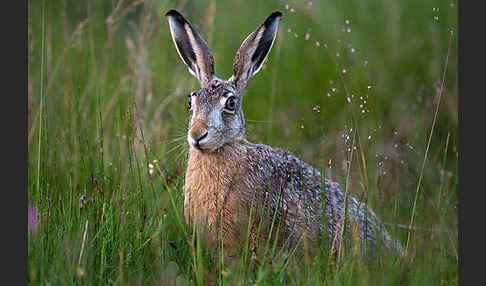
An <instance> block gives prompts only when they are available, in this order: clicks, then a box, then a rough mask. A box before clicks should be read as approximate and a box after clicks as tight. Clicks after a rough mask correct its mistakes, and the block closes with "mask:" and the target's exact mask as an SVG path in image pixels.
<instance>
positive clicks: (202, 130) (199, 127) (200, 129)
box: [190, 121, 208, 146]
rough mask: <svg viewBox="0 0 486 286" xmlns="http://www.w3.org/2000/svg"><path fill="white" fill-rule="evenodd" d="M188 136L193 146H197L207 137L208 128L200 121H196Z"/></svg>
mask: <svg viewBox="0 0 486 286" xmlns="http://www.w3.org/2000/svg"><path fill="white" fill-rule="evenodd" d="M190 135H191V138H192V139H193V140H194V143H196V144H195V145H196V146H199V143H200V142H201V140H203V139H204V138H206V137H207V136H208V126H207V125H206V124H204V123H203V122H201V121H196V122H195V123H194V124H193V126H192V127H191V131H190Z"/></svg>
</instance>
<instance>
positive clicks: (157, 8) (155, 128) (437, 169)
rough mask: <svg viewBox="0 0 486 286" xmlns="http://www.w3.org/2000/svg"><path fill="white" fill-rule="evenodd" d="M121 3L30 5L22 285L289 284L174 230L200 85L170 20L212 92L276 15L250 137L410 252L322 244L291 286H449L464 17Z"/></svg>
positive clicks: (369, 9) (412, 11) (333, 6)
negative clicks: (370, 215)
mask: <svg viewBox="0 0 486 286" xmlns="http://www.w3.org/2000/svg"><path fill="white" fill-rule="evenodd" d="M228 2H231V3H228ZM248 2H251V4H250V3H248ZM117 3H118V1H94V0H88V1H29V18H28V30H29V34H28V42H29V49H28V52H29V61H28V63H29V66H28V73H29V76H28V87H29V89H28V90H29V93H28V103H29V107H28V108H29V109H28V110H29V113H28V122H29V125H28V131H29V135H28V146H29V150H28V154H29V160H28V200H29V204H31V205H34V206H35V207H36V208H37V210H38V211H39V213H40V224H39V229H38V231H37V233H35V234H34V233H30V232H29V238H28V279H29V283H31V284H35V285H37V284H39V285H70V284H79V285H110V284H128V285H147V284H163V285H185V284H188V285H193V284H195V285H198V284H204V281H205V275H206V274H207V273H209V272H214V273H216V274H217V277H218V280H217V282H218V283H221V284H225V285H235V284H240V285H246V284H253V283H257V284H258V285H274V284H280V283H282V281H283V278H284V275H283V274H284V269H285V263H286V262H287V261H286V260H285V256H286V255H287V254H277V255H276V256H275V257H273V258H271V259H269V260H268V261H266V263H264V264H263V265H261V266H258V265H257V264H256V263H254V262H252V261H251V257H250V254H249V253H248V252H247V251H244V255H243V256H242V258H241V261H239V262H237V263H235V264H233V265H230V264H228V262H227V261H222V259H219V258H218V257H219V250H212V249H205V248H204V247H201V245H200V241H199V236H198V235H197V234H196V233H195V230H194V229H192V228H190V227H188V226H187V225H186V223H185V220H184V214H183V201H184V194H183V189H184V187H183V186H184V172H185V156H186V152H185V151H184V150H185V148H186V147H185V146H184V144H182V143H184V137H185V128H186V121H187V115H188V114H187V112H186V109H185V106H186V104H187V103H186V97H185V95H186V94H188V93H189V92H191V91H192V90H195V89H198V88H199V86H198V83H197V81H196V79H195V78H194V77H193V76H191V75H190V74H189V73H188V71H187V68H186V67H185V66H184V64H183V63H182V61H181V60H180V59H179V57H178V55H177V52H176V50H175V48H174V45H173V43H172V40H171V38H170V34H169V30H168V26H167V23H166V21H165V19H164V17H163V15H164V13H165V12H166V11H167V10H169V9H171V8H175V9H178V10H179V11H181V12H182V13H183V14H184V15H185V16H186V17H187V18H188V19H189V21H191V23H193V25H194V26H195V27H196V29H197V30H198V31H199V32H200V33H201V35H202V36H203V37H204V38H205V39H206V40H207V42H208V44H209V46H210V48H211V49H212V51H213V53H214V57H215V61H216V65H215V68H216V74H217V75H218V76H220V77H222V78H228V77H230V75H231V72H232V61H233V57H234V55H235V53H236V50H237V49H238V47H239V45H240V44H241V42H242V41H243V40H244V38H245V37H246V36H247V35H248V34H249V33H250V32H251V31H253V29H255V28H256V26H257V25H258V24H259V23H261V22H262V21H263V20H264V19H265V17H266V16H267V15H268V14H269V13H270V12H271V11H273V10H281V11H282V12H283V13H284V15H283V18H282V22H281V25H280V28H279V32H278V35H277V40H276V43H275V45H274V47H273V50H272V51H271V53H270V55H269V59H268V61H267V63H266V66H265V68H264V69H262V70H261V71H260V72H259V73H258V75H257V76H256V77H255V78H253V79H252V80H251V82H250V84H249V87H248V91H247V94H246V96H245V100H244V106H243V108H244V112H245V116H246V118H247V119H248V122H247V125H248V126H247V134H248V139H249V140H250V141H252V142H256V143H265V144H268V145H272V146H276V147H281V148H285V149H288V150H290V151H291V152H293V153H294V154H296V155H297V156H299V157H300V158H302V159H304V160H305V161H306V162H308V163H311V164H312V165H313V166H315V167H317V168H319V169H321V170H323V171H325V173H326V175H327V176H328V177H331V178H333V179H334V180H337V181H339V182H340V183H341V184H342V185H343V186H345V185H346V184H347V187H348V189H349V192H350V194H352V195H354V196H356V197H358V198H361V199H363V200H366V201H367V203H368V205H369V206H370V207H371V208H373V210H374V211H375V212H376V213H377V215H378V216H379V217H380V218H381V219H382V220H383V221H384V222H386V223H387V227H388V230H389V231H390V232H391V233H392V234H393V236H395V237H397V238H398V239H399V240H400V241H401V242H402V244H403V245H405V244H406V242H407V239H408V238H409V239H410V240H409V246H408V252H407V256H406V257H405V258H404V259H401V260H396V259H395V258H394V257H393V256H392V255H390V254H388V253H381V252H380V253H379V255H377V257H376V259H375V260H373V261H372V262H371V263H370V262H367V261H366V260H363V259H362V258H361V257H360V256H358V255H356V254H355V251H354V250H353V249H345V251H344V255H343V258H342V259H341V260H340V261H339V263H337V264H334V263H333V262H332V261H330V260H329V250H328V245H322V247H320V248H319V249H318V251H317V254H316V255H315V256H313V257H307V258H306V259H304V260H303V261H302V266H300V267H294V268H292V269H291V270H290V272H289V282H290V284H295V285H314V284H316V283H317V284H326V285H395V284H400V285H455V284H457V282H458V250H457V248H458V243H457V208H456V207H457V200H458V198H457V194H458V186H457V182H458V173H457V156H458V147H457V144H458V123H457V118H458V116H457V86H458V80H457V78H458V76H457V74H458V73H457V32H456V31H455V34H454V35H453V36H451V34H450V29H451V28H454V30H457V29H456V28H457V3H455V2H454V1H446V2H444V1H431V2H430V3H426V2H424V1H419V0H410V1H378V0H373V1H358V0H346V1H337V2H336V1H312V6H311V8H310V9H309V8H307V4H308V3H309V1H296V2H295V1H291V2H288V1H212V0H211V1H210V0H204V1H197V2H196V1H194V2H189V1H163V0H161V1H152V0H147V1H141V2H137V1H134V2H129V1H124V2H123V3H122V4H121V5H120V6H119V8H118V9H116V7H117ZM131 3H134V4H131ZM294 3H295V5H296V6H295V11H293V12H291V7H293V5H294ZM451 3H453V4H454V5H451ZM286 4H288V5H289V9H286V7H285V5H286ZM43 5H45V10H43ZM43 11H44V12H45V14H43ZM110 15H111V17H110ZM434 16H439V18H438V20H436V19H434ZM107 19H111V20H113V21H111V22H110V21H108V22H107ZM44 20H45V24H44V22H43V21H44ZM346 20H349V24H347V23H346ZM348 28H349V32H348V31H347V29H348ZM289 29H290V32H289ZM343 30H344V31H343ZM307 33H308V39H306V38H307V37H306V34H307ZM449 41H451V45H450V47H451V48H450V51H449V52H448V47H449ZM316 42H319V46H318V45H317V44H316ZM325 46H327V47H325ZM447 56H449V60H448V65H447V70H445V77H444V78H443V74H444V68H445V65H446V58H447ZM343 69H344V70H345V73H343ZM442 80H444V89H443V92H442V93H441V96H440V105H439V109H438V113H437V117H436V119H434V117H435V110H436V108H437V106H438V103H439V94H440V92H439V91H440V86H441V83H442ZM333 89H335V91H333ZM327 93H330V95H331V96H327ZM348 97H349V98H350V100H351V103H348V101H347V98H348ZM361 97H362V99H360V98H361ZM364 100H366V103H364ZM360 105H363V106H360ZM317 106H319V108H317ZM314 107H316V109H319V112H317V111H313V108H314ZM363 110H364V112H363ZM434 120H436V121H435V125H434V130H433V132H431V128H432V125H433V122H434ZM348 136H349V139H347V138H348ZM353 138H355V140H353ZM429 139H430V146H429V147H427V146H428V143H429ZM353 142H355V143H354V144H353ZM179 144H180V145H179ZM355 148H356V149H355ZM426 152H427V155H426ZM351 154H352V156H351ZM351 158H352V159H351ZM350 159H351V160H350ZM154 160H157V161H155V162H154ZM347 161H351V162H350V166H351V167H350V168H347V167H346V166H348V163H346V162H347ZM149 164H152V166H153V168H151V167H150V166H149ZM422 164H424V168H423V171H422ZM419 181H420V184H419ZM414 201H416V205H415V207H414ZM413 209H414V210H415V211H414V214H413V215H414V219H413V227H414V230H413V231H412V232H411V233H410V237H409V236H408V232H407V230H406V227H407V226H408V225H409V224H410V222H411V218H412V210H413ZM276 227H277V226H276ZM194 244H195V245H196V247H192V246H193V245H194ZM272 247H273V246H272V245H269V246H268V251H269V252H271V251H272ZM270 262H271V263H270ZM222 271H223V272H222Z"/></svg>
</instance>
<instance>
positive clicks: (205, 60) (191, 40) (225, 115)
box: [165, 10, 282, 152]
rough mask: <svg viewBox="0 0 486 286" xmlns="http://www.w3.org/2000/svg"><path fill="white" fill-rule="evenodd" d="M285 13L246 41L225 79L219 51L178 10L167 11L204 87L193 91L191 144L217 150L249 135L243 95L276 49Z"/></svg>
mask: <svg viewBox="0 0 486 286" xmlns="http://www.w3.org/2000/svg"><path fill="white" fill-rule="evenodd" d="M281 15H282V13H280V12H273V13H272V14H270V16H268V18H267V19H266V20H265V21H264V22H263V23H262V24H261V25H260V26H258V27H257V28H256V30H255V31H253V33H251V34H250V35H249V36H248V37H247V38H246V39H245V41H243V44H241V47H240V48H239V49H238V52H237V53H236V57H235V59H234V62H233V75H232V76H231V77H230V78H229V79H228V80H222V79H219V78H218V77H216V76H215V75H214V59H213V55H212V53H211V51H210V50H209V48H208V46H207V44H206V42H205V41H204V40H203V39H202V38H201V36H199V34H198V33H197V32H196V31H195V30H194V28H193V27H192V26H191V24H189V22H188V21H187V20H186V19H185V18H184V17H183V16H182V15H181V14H180V13H179V12H177V11H175V10H170V11H169V12H167V13H166V15H165V16H166V18H167V21H168V22H169V27H170V32H171V34H172V39H173V40H174V44H175V46H176V49H177V52H178V53H179V56H180V57H181V59H182V61H184V63H185V64H186V65H187V67H188V68H189V72H190V73H191V74H192V75H194V76H195V77H196V78H197V79H198V80H199V83H200V86H201V89H199V90H196V91H193V92H192V93H191V94H190V95H189V104H190V112H191V114H190V118H189V130H188V134H187V140H188V141H189V146H190V148H196V149H198V150H200V151H202V152H214V151H216V150H217V149H219V148H220V147H222V146H223V145H224V144H227V143H231V142H236V141H240V140H243V139H244V138H245V118H244V116H243V111H242V108H241V107H242V99H243V95H244V93H245V90H246V86H247V84H248V81H249V80H250V78H251V77H252V76H253V75H255V74H256V73H257V72H258V71H259V70H260V68H261V67H262V65H263V62H264V61H265V59H266V57H267V55H268V52H269V51H270V49H271V48H272V45H273V42H274V40H275V36H276V35H277V30H278V23H279V20H280V17H281Z"/></svg>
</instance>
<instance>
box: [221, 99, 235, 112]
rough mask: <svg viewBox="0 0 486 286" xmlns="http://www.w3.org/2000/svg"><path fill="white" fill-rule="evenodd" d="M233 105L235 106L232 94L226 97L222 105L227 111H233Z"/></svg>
mask: <svg viewBox="0 0 486 286" xmlns="http://www.w3.org/2000/svg"><path fill="white" fill-rule="evenodd" d="M235 106H236V98H235V97H234V96H230V97H228V99H227V100H226V104H225V105H224V107H225V108H226V109H227V110H229V111H234V110H235Z"/></svg>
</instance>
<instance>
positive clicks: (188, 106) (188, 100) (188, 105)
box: [187, 94, 192, 109]
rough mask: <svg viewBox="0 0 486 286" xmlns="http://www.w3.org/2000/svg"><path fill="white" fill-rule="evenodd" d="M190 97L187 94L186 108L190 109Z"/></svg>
mask: <svg viewBox="0 0 486 286" xmlns="http://www.w3.org/2000/svg"><path fill="white" fill-rule="evenodd" d="M191 99H192V96H191V95H190V94H189V95H188V96H187V109H191Z"/></svg>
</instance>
